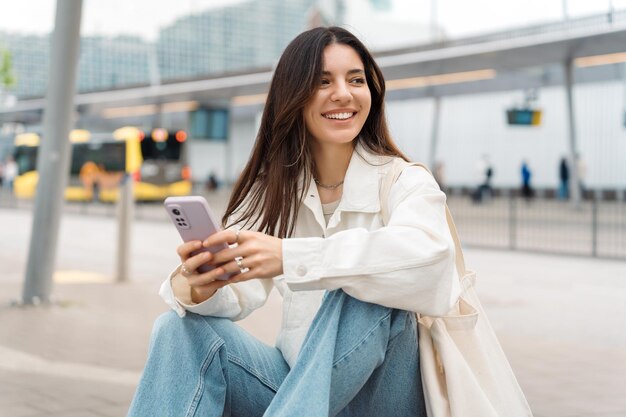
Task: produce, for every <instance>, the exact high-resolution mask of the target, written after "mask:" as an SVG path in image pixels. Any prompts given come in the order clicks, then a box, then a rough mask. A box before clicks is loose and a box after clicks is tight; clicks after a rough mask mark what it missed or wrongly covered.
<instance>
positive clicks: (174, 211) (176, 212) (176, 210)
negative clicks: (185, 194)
mask: <svg viewBox="0 0 626 417" xmlns="http://www.w3.org/2000/svg"><path fill="white" fill-rule="evenodd" d="M172 213H174V214H175V215H177V216H178V215H179V214H180V210H178V209H174V210H172Z"/></svg>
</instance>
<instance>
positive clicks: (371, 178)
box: [300, 143, 393, 213]
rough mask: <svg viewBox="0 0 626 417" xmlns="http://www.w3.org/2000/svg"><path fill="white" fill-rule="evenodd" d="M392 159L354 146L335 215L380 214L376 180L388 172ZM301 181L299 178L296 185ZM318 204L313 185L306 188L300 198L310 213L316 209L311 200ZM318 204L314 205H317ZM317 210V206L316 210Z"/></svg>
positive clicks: (312, 183)
mask: <svg viewBox="0 0 626 417" xmlns="http://www.w3.org/2000/svg"><path fill="white" fill-rule="evenodd" d="M392 159H393V158H392V157H389V156H380V155H375V154H373V153H372V152H370V151H369V150H367V149H366V148H365V147H364V146H363V145H361V144H360V143H357V145H356V146H355V149H354V152H352V157H351V158H350V163H349V164H348V170H347V171H346V176H345V178H344V183H343V193H342V197H341V203H340V204H339V207H337V211H356V212H365V213H376V212H378V211H380V196H379V194H380V184H381V182H380V179H381V177H382V176H383V175H384V173H386V172H387V170H388V169H389V166H390V164H388V162H390V161H391V160H392ZM303 182H304V178H300V184H302V183H303ZM311 196H314V197H316V198H315V199H314V200H317V201H319V193H318V191H317V186H316V185H315V182H314V181H311V182H310V184H309V189H308V191H307V193H306V194H305V195H304V197H305V198H304V201H303V202H304V204H305V205H306V206H308V207H309V208H310V209H311V210H312V211H313V212H314V213H315V212H316V209H315V208H314V207H313V206H312V204H311V198H307V197H311ZM319 204H320V203H319V202H318V203H317V204H316V205H319ZM320 207H321V206H320Z"/></svg>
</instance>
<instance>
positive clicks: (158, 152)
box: [141, 133, 182, 161]
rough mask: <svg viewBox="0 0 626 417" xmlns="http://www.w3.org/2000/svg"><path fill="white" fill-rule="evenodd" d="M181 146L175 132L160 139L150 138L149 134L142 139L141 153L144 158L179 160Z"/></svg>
mask: <svg viewBox="0 0 626 417" xmlns="http://www.w3.org/2000/svg"><path fill="white" fill-rule="evenodd" d="M181 147H182V145H181V143H180V142H179V141H178V140H176V136H175V134H174V133H169V134H168V135H167V138H166V139H164V140H160V141H155V140H150V138H149V137H148V136H146V138H145V139H144V140H142V141H141V153H142V155H143V159H144V160H155V159H157V160H167V161H178V160H180V152H181Z"/></svg>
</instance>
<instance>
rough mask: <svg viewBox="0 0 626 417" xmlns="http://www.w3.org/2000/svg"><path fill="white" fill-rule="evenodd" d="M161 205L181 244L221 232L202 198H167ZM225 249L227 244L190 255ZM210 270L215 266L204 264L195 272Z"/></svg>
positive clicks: (228, 276) (201, 249) (225, 275)
mask: <svg viewBox="0 0 626 417" xmlns="http://www.w3.org/2000/svg"><path fill="white" fill-rule="evenodd" d="M163 204H164V206H165V210H166V211H167V214H168V215H169V216H170V219H172V222H173V223H174V226H176V229H177V230H178V233H179V234H180V237H181V238H182V239H183V242H189V241H192V240H200V241H204V240H205V239H206V238H207V237H209V236H210V235H212V234H213V233H215V232H217V231H219V230H221V227H220V225H219V223H217V221H216V220H215V216H214V215H213V213H212V211H211V208H210V207H209V203H207V201H206V200H205V199H204V197H201V196H185V197H168V198H166V199H165V202H164V203H163ZM226 248H228V244H226V243H224V244H223V245H218V246H211V247H209V248H205V247H202V248H200V249H198V250H196V251H193V252H192V253H191V254H192V255H197V254H198V253H201V252H204V251H210V252H212V253H215V252H219V251H220V250H222V249H226ZM212 269H215V266H212V265H208V264H205V265H201V266H200V267H198V269H197V271H198V272H201V273H204V272H208V271H210V270H212ZM233 275H235V274H233V273H226V274H224V275H221V276H220V277H218V278H217V279H221V280H226V279H228V278H230V277H231V276H233Z"/></svg>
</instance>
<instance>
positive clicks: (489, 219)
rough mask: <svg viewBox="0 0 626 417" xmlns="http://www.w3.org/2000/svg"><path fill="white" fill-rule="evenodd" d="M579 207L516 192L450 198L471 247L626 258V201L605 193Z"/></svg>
mask: <svg viewBox="0 0 626 417" xmlns="http://www.w3.org/2000/svg"><path fill="white" fill-rule="evenodd" d="M587 194H588V195H589V198H588V199H585V200H583V201H582V202H581V204H580V205H579V206H578V207H574V206H573V204H572V203H571V202H569V201H561V200H558V199H553V198H533V199H531V200H525V199H523V198H521V197H520V196H518V195H517V194H516V193H514V192H509V193H506V192H505V193H502V195H500V196H498V197H492V198H489V199H487V200H485V201H483V202H480V203H477V202H474V201H472V199H470V198H469V197H468V196H454V195H453V196H450V197H449V198H448V205H449V206H450V210H451V211H452V214H453V215H454V218H455V222H456V224H457V227H458V229H459V235H460V237H461V240H462V241H463V243H464V244H465V245H468V246H475V247H485V248H501V249H509V250H523V251H534V252H545V253H557V254H568V255H580V256H593V257H602V258H616V259H626V202H625V201H624V198H623V194H621V195H619V194H617V196H618V197H619V198H617V199H611V200H606V199H603V198H602V197H603V194H602V193H599V192H592V193H587Z"/></svg>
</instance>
